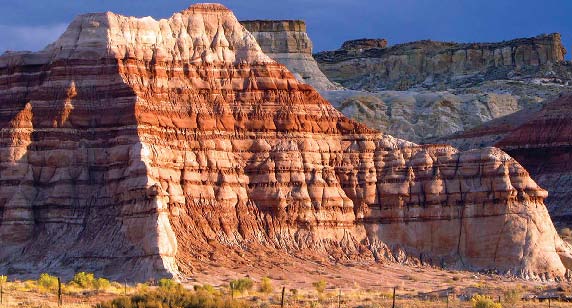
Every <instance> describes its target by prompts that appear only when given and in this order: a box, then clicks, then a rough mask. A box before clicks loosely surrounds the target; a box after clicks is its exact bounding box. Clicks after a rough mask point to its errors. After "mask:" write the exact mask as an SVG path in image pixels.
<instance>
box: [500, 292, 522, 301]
mask: <svg viewBox="0 0 572 308" xmlns="http://www.w3.org/2000/svg"><path fill="white" fill-rule="evenodd" d="M503 298H504V301H505V302H506V303H507V304H509V305H514V304H516V303H518V302H519V301H520V300H521V299H522V292H521V291H520V290H519V289H510V290H507V291H506V292H504V294H503Z"/></svg>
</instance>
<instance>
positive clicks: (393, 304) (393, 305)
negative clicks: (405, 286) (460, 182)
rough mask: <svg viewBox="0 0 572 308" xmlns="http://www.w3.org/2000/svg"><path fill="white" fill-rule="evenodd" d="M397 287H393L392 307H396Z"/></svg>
mask: <svg viewBox="0 0 572 308" xmlns="http://www.w3.org/2000/svg"><path fill="white" fill-rule="evenodd" d="M395 288H396V287H393V303H392V304H391V308H395Z"/></svg>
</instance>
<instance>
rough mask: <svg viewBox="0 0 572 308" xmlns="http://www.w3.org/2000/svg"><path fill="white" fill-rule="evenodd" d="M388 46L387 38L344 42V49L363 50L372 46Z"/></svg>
mask: <svg viewBox="0 0 572 308" xmlns="http://www.w3.org/2000/svg"><path fill="white" fill-rule="evenodd" d="M385 47H387V40H386V39H366V38H365V39H358V40H351V41H346V42H344V43H343V44H342V49H343V50H347V51H349V50H355V51H357V52H362V51H363V50H364V49H371V48H385Z"/></svg>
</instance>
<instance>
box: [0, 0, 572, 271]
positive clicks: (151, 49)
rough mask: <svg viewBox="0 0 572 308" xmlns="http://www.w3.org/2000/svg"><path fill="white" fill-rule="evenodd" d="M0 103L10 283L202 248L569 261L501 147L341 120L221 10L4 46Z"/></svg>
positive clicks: (200, 253)
mask: <svg viewBox="0 0 572 308" xmlns="http://www.w3.org/2000/svg"><path fill="white" fill-rule="evenodd" d="M0 105H1V106H2V109H1V111H0V127H1V132H2V134H1V140H0V141H1V143H0V151H1V155H0V159H1V161H0V163H1V164H0V181H1V182H2V184H1V185H0V217H1V218H0V243H1V247H2V249H0V271H3V272H6V273H8V274H10V275H16V276H18V275H20V276H25V275H31V274H37V273H38V272H44V271H49V272H58V273H60V274H62V275H71V274H72V273H73V272H76V271H79V270H83V271H93V272H96V273H99V274H101V275H105V276H108V277H110V278H117V277H122V278H125V277H128V278H130V279H137V280H145V279H148V278H150V277H157V276H177V277H186V276H189V275H191V274H192V272H193V270H194V269H195V268H196V266H197V265H199V264H205V263H208V262H210V261H209V260H210V258H211V256H212V254H213V252H215V251H223V252H224V253H223V254H222V255H219V257H218V258H219V261H217V262H220V260H221V259H227V260H241V258H243V257H244V256H248V255H251V254H256V253H257V252H259V251H273V252H276V253H283V254H290V255H296V254H299V253H301V252H303V251H304V252H307V251H312V253H313V254H315V255H323V256H330V257H331V258H333V259H350V260H351V259H377V260H380V261H383V260H398V261H402V258H401V257H402V256H407V257H408V258H417V257H420V256H421V257H422V258H423V259H424V260H425V261H426V262H430V263H432V264H435V265H441V266H445V267H453V268H464V269H470V270H482V269H496V270H498V271H501V272H508V271H510V272H512V273H517V274H520V275H522V276H524V277H539V278H549V277H563V276H564V275H565V274H566V266H567V265H568V266H569V263H567V262H568V260H570V258H569V255H570V254H569V253H570V250H569V248H568V246H567V245H566V244H564V242H563V241H562V240H561V239H560V238H559V236H558V235H557V233H556V231H555V229H554V226H553V225H552V222H551V220H550V217H549V216H548V213H547V210H546V207H545V206H544V204H543V200H544V198H545V197H546V191H544V190H543V189H541V188H540V187H539V186H538V185H536V183H535V182H534V181H533V180H532V179H531V178H530V177H529V175H528V172H527V171H526V170H525V169H524V168H522V167H521V166H520V165H519V164H518V163H517V162H516V161H515V160H514V159H512V158H511V157H510V156H508V155H507V154H506V153H504V152H502V151H501V150H498V149H496V148H486V149H482V150H471V151H466V152H459V151H458V150H456V149H454V148H452V147H450V146H443V145H428V146H418V145H416V144H413V143H410V142H407V141H403V140H399V139H395V138H393V137H391V136H389V135H385V134H383V133H381V132H377V131H374V130H372V129H369V128H367V127H365V126H364V125H362V124H359V123H357V122H355V121H353V120H350V119H348V118H346V117H344V116H343V115H342V114H341V113H340V112H338V111H336V110H335V109H334V108H333V107H332V106H331V105H330V104H329V103H328V102H327V101H325V100H324V99H323V98H322V97H321V96H320V95H319V94H318V93H317V92H316V91H315V90H314V89H313V88H312V87H310V86H308V85H306V84H303V83H301V82H299V81H297V80H296V78H295V77H294V76H293V75H292V74H291V73H290V72H289V71H288V70H287V69H286V67H285V66H283V65H281V64H277V63H276V62H274V61H273V60H271V59H270V58H269V57H267V56H266V55H265V54H264V53H263V52H262V50H261V49H260V47H259V45H258V44H257V42H256V40H255V38H254V37H253V36H252V35H251V34H250V33H249V32H248V31H246V30H245V28H244V27H243V26H242V25H241V24H240V23H239V22H238V20H237V19H236V18H235V17H234V15H233V13H232V12H231V11H230V10H228V9H227V8H225V7H224V6H221V5H218V4H196V5H193V6H191V7H189V8H188V9H186V10H184V11H182V12H179V13H176V14H174V15H173V16H172V17H171V18H169V19H162V20H154V19H152V18H150V17H146V18H140V19H138V18H133V17H125V16H120V15H116V14H113V13H103V14H88V15H82V16H79V17H77V18H76V19H75V20H74V21H73V22H72V23H71V25H70V26H69V28H68V29H67V31H66V32H65V33H64V34H63V35H62V36H61V37H60V38H59V39H58V40H57V41H56V42H54V43H53V44H51V45H49V46H48V47H47V48H46V49H44V50H43V51H40V52H37V53H31V52H19V53H7V54H4V55H3V56H1V57H0ZM221 264H224V262H223V263H221Z"/></svg>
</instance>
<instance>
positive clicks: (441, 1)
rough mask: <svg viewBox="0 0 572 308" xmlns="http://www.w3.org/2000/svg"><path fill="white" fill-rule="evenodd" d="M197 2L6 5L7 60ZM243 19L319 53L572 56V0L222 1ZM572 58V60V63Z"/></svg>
mask: <svg viewBox="0 0 572 308" xmlns="http://www.w3.org/2000/svg"><path fill="white" fill-rule="evenodd" d="M195 2H197V1H190V0H163V1H160V0H131V1H127V0H0V12H2V16H1V17H0V52H2V51H3V50H7V49H10V50H38V49H41V48H43V47H44V46H45V45H47V44H48V43H49V42H51V41H53V40H54V39H56V38H57V37H58V36H59V34H61V33H62V32H63V31H64V29H65V27H66V25H67V24H68V23H69V22H70V21H71V20H72V19H73V17H74V16H75V15H78V14H81V13H89V12H102V11H113V12H116V13H120V14H124V15H133V16H153V17H155V18H165V17H169V16H170V15H172V14H173V12H176V11H180V10H182V9H184V8H186V7H188V6H189V5H190V4H192V3H195ZM219 2H220V3H223V4H224V5H226V6H228V7H229V8H231V9H232V10H233V11H234V12H235V14H236V15H237V17H238V18H239V19H304V20H306V22H307V23H308V32H309V34H310V36H311V38H312V40H313V41H314V47H315V48H314V50H315V51H320V50H333V49H336V48H338V47H339V46H340V45H341V43H342V42H343V41H345V40H348V39H355V38H363V37H371V38H387V39H388V41H389V43H390V44H397V43H404V42H409V41H414V40H422V39H432V40H443V41H459V42H481V41H488V42H491V41H501V40H508V39H512V38H517V37H528V36H534V35H537V34H540V33H551V32H560V33H562V35H563V38H564V43H565V46H566V47H567V49H572V48H571V44H572V18H571V17H570V15H572V14H571V12H572V1H570V0H362V1H359V0H353V1H349V0H314V1H311V0H306V1H304V0H280V1H275V0H221V1H219ZM569 56H570V55H568V57H569Z"/></svg>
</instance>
